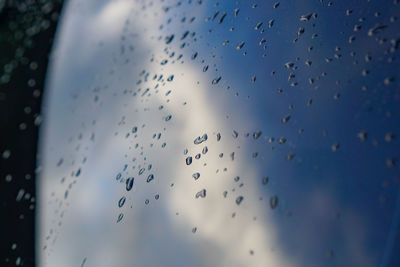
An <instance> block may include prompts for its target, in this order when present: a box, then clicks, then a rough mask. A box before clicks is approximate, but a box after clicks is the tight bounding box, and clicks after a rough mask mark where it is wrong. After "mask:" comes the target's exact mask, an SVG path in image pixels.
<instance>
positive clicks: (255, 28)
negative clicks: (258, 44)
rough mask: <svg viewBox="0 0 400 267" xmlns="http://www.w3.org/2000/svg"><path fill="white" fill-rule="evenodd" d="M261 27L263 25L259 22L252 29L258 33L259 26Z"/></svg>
mask: <svg viewBox="0 0 400 267" xmlns="http://www.w3.org/2000/svg"><path fill="white" fill-rule="evenodd" d="M262 25H263V23H262V22H261V21H260V22H259V23H257V24H256V26H255V27H254V30H256V31H258V30H259V29H260V28H261V26H262Z"/></svg>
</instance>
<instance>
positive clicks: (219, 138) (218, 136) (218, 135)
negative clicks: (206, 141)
mask: <svg viewBox="0 0 400 267" xmlns="http://www.w3.org/2000/svg"><path fill="white" fill-rule="evenodd" d="M219 140H221V134H220V133H217V142H219Z"/></svg>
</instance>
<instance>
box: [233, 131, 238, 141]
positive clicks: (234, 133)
mask: <svg viewBox="0 0 400 267" xmlns="http://www.w3.org/2000/svg"><path fill="white" fill-rule="evenodd" d="M232 136H233V138H235V139H236V138H237V137H238V136H239V134H238V132H236V131H235V130H233V134H232Z"/></svg>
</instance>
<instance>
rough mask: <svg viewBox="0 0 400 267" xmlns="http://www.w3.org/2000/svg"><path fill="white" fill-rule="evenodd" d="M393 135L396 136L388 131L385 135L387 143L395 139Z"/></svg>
mask: <svg viewBox="0 0 400 267" xmlns="http://www.w3.org/2000/svg"><path fill="white" fill-rule="evenodd" d="M395 137H396V135H395V134H394V133H392V132H389V133H387V134H386V135H385V141H386V142H388V143H389V142H391V141H393V140H394V139H395Z"/></svg>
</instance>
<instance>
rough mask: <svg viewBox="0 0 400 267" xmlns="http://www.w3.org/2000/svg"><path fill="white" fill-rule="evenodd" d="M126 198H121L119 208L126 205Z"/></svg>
mask: <svg viewBox="0 0 400 267" xmlns="http://www.w3.org/2000/svg"><path fill="white" fill-rule="evenodd" d="M125 201H126V197H121V199H120V200H119V201H118V207H120V208H122V207H123V206H124V204H125Z"/></svg>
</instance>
